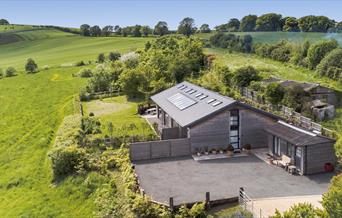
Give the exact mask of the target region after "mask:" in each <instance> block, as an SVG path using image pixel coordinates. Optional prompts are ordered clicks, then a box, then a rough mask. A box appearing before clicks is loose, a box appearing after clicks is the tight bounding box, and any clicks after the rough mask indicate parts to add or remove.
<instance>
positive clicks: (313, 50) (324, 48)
mask: <svg viewBox="0 0 342 218" xmlns="http://www.w3.org/2000/svg"><path fill="white" fill-rule="evenodd" d="M337 47H338V43H337V41H336V40H330V41H322V42H317V43H315V44H313V45H312V46H310V48H309V50H308V56H307V60H308V65H309V68H310V69H315V68H316V66H317V65H318V64H319V63H320V62H321V60H322V59H323V58H324V57H325V56H326V55H327V54H328V53H329V52H331V51H332V50H334V49H335V48H337Z"/></svg>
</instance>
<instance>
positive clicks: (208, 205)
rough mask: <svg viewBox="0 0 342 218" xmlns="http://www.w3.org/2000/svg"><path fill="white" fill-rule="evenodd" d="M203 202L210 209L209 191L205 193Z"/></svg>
mask: <svg viewBox="0 0 342 218" xmlns="http://www.w3.org/2000/svg"><path fill="white" fill-rule="evenodd" d="M205 204H206V206H207V209H210V192H206V193H205Z"/></svg>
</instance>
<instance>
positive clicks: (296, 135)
mask: <svg viewBox="0 0 342 218" xmlns="http://www.w3.org/2000/svg"><path fill="white" fill-rule="evenodd" d="M265 130H266V131H267V132H269V133H271V134H273V135H276V136H278V137H280V138H282V139H284V140H286V141H288V142H290V143H291V144H294V145H296V146H306V145H315V144H321V143H333V142H335V140H333V139H330V138H327V137H324V136H321V135H317V134H315V133H312V132H309V131H307V130H303V129H301V128H299V127H295V126H293V125H290V124H287V123H284V122H283V121H278V122H277V123H275V124H273V125H270V126H268V127H265Z"/></svg>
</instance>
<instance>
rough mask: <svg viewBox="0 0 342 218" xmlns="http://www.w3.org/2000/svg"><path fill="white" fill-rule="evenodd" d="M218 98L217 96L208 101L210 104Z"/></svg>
mask: <svg viewBox="0 0 342 218" xmlns="http://www.w3.org/2000/svg"><path fill="white" fill-rule="evenodd" d="M215 100H216V99H215V98H211V99H209V100H208V101H207V103H208V104H210V103H211V102H214V101H215Z"/></svg>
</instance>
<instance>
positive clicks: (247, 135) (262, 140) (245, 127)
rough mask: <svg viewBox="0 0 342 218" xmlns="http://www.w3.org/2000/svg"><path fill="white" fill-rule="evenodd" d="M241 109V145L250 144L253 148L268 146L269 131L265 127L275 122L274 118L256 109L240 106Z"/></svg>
mask: <svg viewBox="0 0 342 218" xmlns="http://www.w3.org/2000/svg"><path fill="white" fill-rule="evenodd" d="M239 110H240V125H241V127H240V132H241V133H240V146H241V147H243V146H244V145H246V144H250V145H251V146H252V148H262V147H267V144H268V137H267V136H268V133H267V132H266V131H265V130H264V128H265V127H267V126H270V125H272V124H274V119H271V118H269V117H267V116H264V115H262V114H260V113H256V112H254V111H251V110H248V109H244V108H239Z"/></svg>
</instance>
